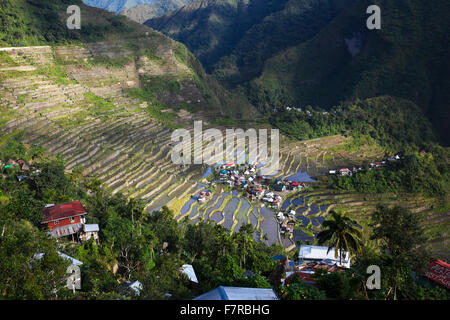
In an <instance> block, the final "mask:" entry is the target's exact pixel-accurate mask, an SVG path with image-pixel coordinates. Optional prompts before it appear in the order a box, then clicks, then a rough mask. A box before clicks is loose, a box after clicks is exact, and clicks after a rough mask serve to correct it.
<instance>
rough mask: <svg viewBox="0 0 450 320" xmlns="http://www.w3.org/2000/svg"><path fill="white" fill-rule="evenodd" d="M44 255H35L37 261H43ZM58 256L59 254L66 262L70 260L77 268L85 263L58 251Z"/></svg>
mask: <svg viewBox="0 0 450 320" xmlns="http://www.w3.org/2000/svg"><path fill="white" fill-rule="evenodd" d="M44 254H45V253H36V254H35V255H34V258H35V259H38V260H39V259H42V257H43V256H44ZM58 254H59V256H60V257H61V258H64V259H66V260H69V261H70V262H71V263H72V265H75V266H79V265H82V264H83V262H81V261H80V260H77V259H75V258H72V257H71V256H68V255H67V254H65V253H62V252H59V251H58Z"/></svg>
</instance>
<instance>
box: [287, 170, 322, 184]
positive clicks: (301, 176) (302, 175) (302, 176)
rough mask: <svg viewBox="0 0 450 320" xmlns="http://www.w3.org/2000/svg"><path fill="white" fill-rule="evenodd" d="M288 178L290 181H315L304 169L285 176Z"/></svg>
mask: <svg viewBox="0 0 450 320" xmlns="http://www.w3.org/2000/svg"><path fill="white" fill-rule="evenodd" d="M287 179H288V180H291V181H299V182H315V181H316V180H314V179H313V178H311V177H310V176H309V174H308V173H306V172H304V171H298V172H297V173H295V174H293V175H292V176H289V177H287Z"/></svg>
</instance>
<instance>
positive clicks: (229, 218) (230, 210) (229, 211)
mask: <svg viewBox="0 0 450 320" xmlns="http://www.w3.org/2000/svg"><path fill="white" fill-rule="evenodd" d="M239 201H240V200H239V199H238V198H233V199H232V200H231V201H230V202H229V203H228V204H227V206H226V207H225V210H224V214H225V222H224V223H223V226H224V227H225V228H228V229H231V227H232V226H233V215H234V212H235V211H236V209H237V206H238V204H239Z"/></svg>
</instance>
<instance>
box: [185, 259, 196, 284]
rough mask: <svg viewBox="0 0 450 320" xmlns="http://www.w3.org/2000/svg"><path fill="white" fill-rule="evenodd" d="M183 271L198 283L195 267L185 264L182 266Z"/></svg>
mask: <svg viewBox="0 0 450 320" xmlns="http://www.w3.org/2000/svg"><path fill="white" fill-rule="evenodd" d="M181 272H183V273H184V274H185V275H186V276H187V277H188V278H189V280H191V281H192V282H195V283H198V279H197V275H196V274H195V271H194V267H193V266H192V265H190V264H185V265H183V266H182V267H181Z"/></svg>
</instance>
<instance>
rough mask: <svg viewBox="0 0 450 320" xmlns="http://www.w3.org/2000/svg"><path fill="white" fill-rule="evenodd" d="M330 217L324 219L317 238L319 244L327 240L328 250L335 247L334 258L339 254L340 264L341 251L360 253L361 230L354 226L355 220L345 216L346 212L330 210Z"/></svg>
mask: <svg viewBox="0 0 450 320" xmlns="http://www.w3.org/2000/svg"><path fill="white" fill-rule="evenodd" d="M330 214H331V217H332V219H330V220H325V221H324V222H323V224H322V226H323V228H324V229H323V230H322V231H321V232H319V234H318V235H317V238H318V240H319V244H324V243H326V242H328V251H327V252H330V250H331V249H332V248H333V247H334V248H335V251H334V252H335V254H334V256H335V258H337V257H338V254H339V262H340V264H341V265H342V251H344V250H345V251H347V252H349V253H350V254H351V255H355V254H356V253H360V252H361V251H362V249H361V243H362V242H361V238H362V233H361V230H360V229H359V228H358V227H357V226H356V221H354V220H352V219H350V218H349V217H348V216H347V212H344V213H342V214H341V213H339V212H336V211H334V210H331V211H330Z"/></svg>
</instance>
